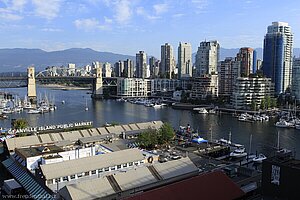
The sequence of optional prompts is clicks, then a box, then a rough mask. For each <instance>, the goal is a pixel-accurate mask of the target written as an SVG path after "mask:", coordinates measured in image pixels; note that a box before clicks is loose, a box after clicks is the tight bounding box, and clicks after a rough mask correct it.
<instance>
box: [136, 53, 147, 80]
mask: <svg viewBox="0 0 300 200" xmlns="http://www.w3.org/2000/svg"><path fill="white" fill-rule="evenodd" d="M136 77H137V78H146V77H147V55H146V53H145V52H144V51H139V53H137V54H136Z"/></svg>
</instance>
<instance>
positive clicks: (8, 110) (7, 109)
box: [2, 108, 13, 114]
mask: <svg viewBox="0 0 300 200" xmlns="http://www.w3.org/2000/svg"><path fill="white" fill-rule="evenodd" d="M2 113H3V114H11V113H13V110H12V109H11V108H4V109H3V110H2Z"/></svg>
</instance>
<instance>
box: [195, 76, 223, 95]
mask: <svg viewBox="0 0 300 200" xmlns="http://www.w3.org/2000/svg"><path fill="white" fill-rule="evenodd" d="M218 85H219V81H218V75H208V76H202V77H197V78H193V79H192V92H191V98H192V99H206V98H207V97H208V96H211V97H212V99H214V98H216V97H218V95H219V89H218Z"/></svg>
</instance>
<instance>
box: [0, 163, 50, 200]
mask: <svg viewBox="0 0 300 200" xmlns="http://www.w3.org/2000/svg"><path fill="white" fill-rule="evenodd" d="M2 164H3V165H4V166H5V168H6V169H7V170H8V171H9V172H10V173H11V174H12V175H13V177H14V178H15V179H16V181H18V183H20V185H22V186H23V187H24V189H25V190H26V191H27V192H28V193H29V194H30V197H31V198H32V199H36V200H39V199H49V200H54V199H55V198H54V195H53V193H52V192H51V191H50V190H48V189H47V188H44V187H43V186H42V185H40V184H39V183H38V182H37V181H36V180H35V179H34V177H33V175H32V174H30V172H28V171H27V170H26V169H23V168H22V167H21V166H20V165H19V163H17V162H16V161H14V160H13V159H11V158H8V159H6V160H5V161H3V162H2Z"/></svg>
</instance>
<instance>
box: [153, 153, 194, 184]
mask: <svg viewBox="0 0 300 200" xmlns="http://www.w3.org/2000/svg"><path fill="white" fill-rule="evenodd" d="M153 166H154V167H155V169H156V171H157V172H158V173H159V175H160V176H162V177H163V179H169V178H173V177H176V176H180V175H184V174H188V173H191V172H196V171H198V168H197V167H196V166H195V164H194V163H193V162H192V161H191V160H190V159H189V158H188V157H185V158H181V159H179V160H173V161H168V162H165V163H157V164H154V165H153Z"/></svg>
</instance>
